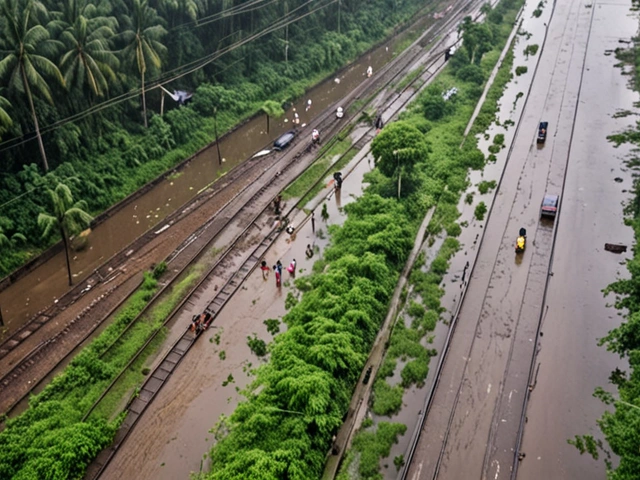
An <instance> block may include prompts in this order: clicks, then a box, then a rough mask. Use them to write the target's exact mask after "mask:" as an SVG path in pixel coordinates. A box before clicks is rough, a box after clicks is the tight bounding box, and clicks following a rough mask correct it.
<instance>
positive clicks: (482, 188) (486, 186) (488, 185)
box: [478, 180, 497, 195]
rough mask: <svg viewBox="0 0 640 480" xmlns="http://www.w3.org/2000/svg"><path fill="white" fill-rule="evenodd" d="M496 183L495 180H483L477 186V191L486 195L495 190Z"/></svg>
mask: <svg viewBox="0 0 640 480" xmlns="http://www.w3.org/2000/svg"><path fill="white" fill-rule="evenodd" d="M496 185H497V184H496V181H495V180H491V181H489V182H488V181H486V180H483V181H482V182H480V183H479V184H478V191H479V192H480V193H481V194H482V195H484V194H485V193H487V192H488V191H489V190H493V189H494V188H496Z"/></svg>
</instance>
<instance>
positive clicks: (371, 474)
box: [336, 422, 407, 480]
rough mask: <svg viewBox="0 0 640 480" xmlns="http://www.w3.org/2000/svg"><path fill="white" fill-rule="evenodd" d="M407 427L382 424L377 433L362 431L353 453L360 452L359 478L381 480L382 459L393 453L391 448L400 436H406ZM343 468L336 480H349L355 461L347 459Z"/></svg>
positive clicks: (354, 444)
mask: <svg viewBox="0 0 640 480" xmlns="http://www.w3.org/2000/svg"><path fill="white" fill-rule="evenodd" d="M406 431H407V426H406V425H403V424H401V423H388V422H380V423H379V424H378V425H377V427H376V428H375V431H367V430H361V431H360V432H358V433H357V434H356V436H355V437H354V439H353V451H355V452H358V454H359V462H358V473H359V478H363V479H375V478H379V476H380V475H379V473H378V471H379V469H380V459H382V458H386V457H388V456H389V453H390V452H391V446H392V445H393V444H394V443H398V436H400V435H404V434H405V432H406ZM346 460H350V461H345V462H344V465H343V467H342V468H341V469H340V472H339V474H338V476H337V477H336V480H349V479H351V478H353V477H351V476H350V475H349V473H348V469H349V466H350V464H351V462H352V461H353V460H354V458H353V457H351V458H349V457H347V459H346Z"/></svg>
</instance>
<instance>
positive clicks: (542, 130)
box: [536, 122, 549, 143]
mask: <svg viewBox="0 0 640 480" xmlns="http://www.w3.org/2000/svg"><path fill="white" fill-rule="evenodd" d="M548 126H549V122H540V125H538V138H537V140H536V143H544V142H545V140H546V139H547V127H548Z"/></svg>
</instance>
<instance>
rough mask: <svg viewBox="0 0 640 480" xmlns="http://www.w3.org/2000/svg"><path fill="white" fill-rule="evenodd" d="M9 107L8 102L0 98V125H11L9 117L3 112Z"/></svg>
mask: <svg viewBox="0 0 640 480" xmlns="http://www.w3.org/2000/svg"><path fill="white" fill-rule="evenodd" d="M9 106H10V104H9V101H8V100H7V99H6V98H4V97H0V125H7V126H9V125H11V123H12V122H11V117H10V116H9V114H8V113H7V111H6V110H5V108H8V107H9Z"/></svg>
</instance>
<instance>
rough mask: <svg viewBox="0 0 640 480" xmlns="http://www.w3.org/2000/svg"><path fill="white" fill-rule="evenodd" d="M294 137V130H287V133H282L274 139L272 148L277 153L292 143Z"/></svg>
mask: <svg viewBox="0 0 640 480" xmlns="http://www.w3.org/2000/svg"><path fill="white" fill-rule="evenodd" d="M295 136H296V132H295V130H289V131H288V132H287V133H283V134H282V135H280V136H279V137H278V138H277V139H276V141H275V142H273V148H274V149H275V150H278V151H280V150H282V149H283V148H286V147H287V146H288V145H289V144H290V143H291V142H292V140H293V139H294V138H295Z"/></svg>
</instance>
